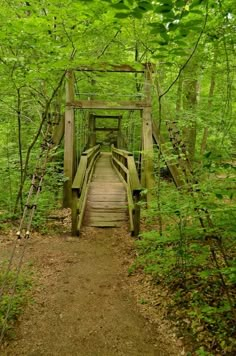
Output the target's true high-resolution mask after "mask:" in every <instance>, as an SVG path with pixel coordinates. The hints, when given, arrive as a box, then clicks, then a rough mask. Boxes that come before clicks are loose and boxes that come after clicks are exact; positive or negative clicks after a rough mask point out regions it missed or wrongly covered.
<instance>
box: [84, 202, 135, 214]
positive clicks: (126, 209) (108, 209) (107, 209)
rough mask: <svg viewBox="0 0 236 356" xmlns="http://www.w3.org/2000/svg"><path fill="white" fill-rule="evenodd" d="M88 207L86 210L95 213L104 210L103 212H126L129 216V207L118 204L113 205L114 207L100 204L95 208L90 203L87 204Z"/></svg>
mask: <svg viewBox="0 0 236 356" xmlns="http://www.w3.org/2000/svg"><path fill="white" fill-rule="evenodd" d="M87 209H88V211H87V212H86V214H87V213H89V214H90V213H94V212H102V213H104V214H105V213H111V212H113V213H116V212H118V213H124V214H125V215H126V216H127V212H128V208H127V207H125V208H124V207H120V208H119V207H117V206H113V208H110V207H107V208H101V207H99V205H98V206H97V207H96V208H93V207H91V206H90V205H88V204H87Z"/></svg>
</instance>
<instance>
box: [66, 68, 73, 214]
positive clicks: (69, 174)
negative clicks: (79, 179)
mask: <svg viewBox="0 0 236 356" xmlns="http://www.w3.org/2000/svg"><path fill="white" fill-rule="evenodd" d="M73 100H74V73H73V71H68V72H67V76H66V110H65V134H64V175H65V177H66V178H67V180H66V181H65V183H64V197H63V206H64V208H71V204H72V190H71V186H72V181H73V178H74V173H75V172H74V171H75V123H74V109H73V107H72V106H71V104H70V103H71V102H73Z"/></svg>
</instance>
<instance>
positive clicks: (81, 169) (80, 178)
mask: <svg viewBox="0 0 236 356" xmlns="http://www.w3.org/2000/svg"><path fill="white" fill-rule="evenodd" d="M87 161H88V159H87V157H86V156H82V157H81V159H80V163H79V166H78V169H77V172H76V175H75V178H74V181H73V185H72V189H78V190H79V194H80V192H81V189H82V185H83V182H84V177H85V173H86V169H87Z"/></svg>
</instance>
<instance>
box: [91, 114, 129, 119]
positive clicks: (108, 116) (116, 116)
mask: <svg viewBox="0 0 236 356" xmlns="http://www.w3.org/2000/svg"><path fill="white" fill-rule="evenodd" d="M92 115H93V117H94V118H95V119H122V116H121V115H94V114H92Z"/></svg>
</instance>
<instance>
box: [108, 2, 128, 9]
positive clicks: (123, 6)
mask: <svg viewBox="0 0 236 356" xmlns="http://www.w3.org/2000/svg"><path fill="white" fill-rule="evenodd" d="M111 7H113V8H114V9H117V10H129V7H128V6H126V5H125V4H124V3H123V2H119V3H118V4H113V5H111Z"/></svg>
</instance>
